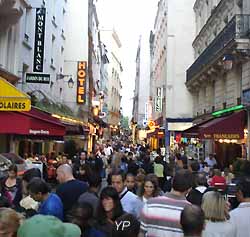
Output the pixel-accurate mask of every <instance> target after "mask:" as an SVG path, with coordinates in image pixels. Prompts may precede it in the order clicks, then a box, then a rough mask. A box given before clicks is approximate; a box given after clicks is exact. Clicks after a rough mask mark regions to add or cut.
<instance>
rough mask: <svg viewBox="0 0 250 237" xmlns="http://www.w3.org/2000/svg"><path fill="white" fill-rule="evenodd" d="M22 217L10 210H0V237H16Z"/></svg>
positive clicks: (3, 208)
mask: <svg viewBox="0 0 250 237" xmlns="http://www.w3.org/2000/svg"><path fill="white" fill-rule="evenodd" d="M22 220H23V216H22V215H20V214H19V213H17V212H15V211H14V210H13V209H11V208H5V207H2V208H0V236H1V237H16V236H17V230H18V228H19V226H20V225H21V223H22Z"/></svg>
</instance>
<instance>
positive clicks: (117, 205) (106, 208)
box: [97, 186, 123, 220]
mask: <svg viewBox="0 0 250 237" xmlns="http://www.w3.org/2000/svg"><path fill="white" fill-rule="evenodd" d="M110 213H111V216H112V219H113V220H115V219H116V218H117V217H119V216H121V215H122V214H123V209H122V205H121V202H120V197H119V194H118V192H117V191H116V189H115V188H113V187H111V186H108V187H106V188H104V189H103V190H102V192H101V194H100V201H99V206H98V211H97V216H98V219H99V220H102V219H107V217H108V215H109V214H110Z"/></svg>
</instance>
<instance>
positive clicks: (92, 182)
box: [88, 173, 102, 190]
mask: <svg viewBox="0 0 250 237" xmlns="http://www.w3.org/2000/svg"><path fill="white" fill-rule="evenodd" d="M88 183H89V187H90V188H95V189H97V190H99V188H100V187H101V184H102V178H101V177H100V175H98V174H97V173H92V174H91V175H90V176H89V177H88Z"/></svg>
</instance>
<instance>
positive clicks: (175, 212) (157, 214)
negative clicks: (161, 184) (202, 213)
mask: <svg viewBox="0 0 250 237" xmlns="http://www.w3.org/2000/svg"><path fill="white" fill-rule="evenodd" d="M191 187H192V173H191V172H190V171H189V170H184V169H180V170H178V171H177V172H176V173H175V176H174V177H173V182H172V190H171V192H169V193H166V194H165V195H164V196H159V197H155V198H151V199H149V200H148V202H147V203H145V204H144V207H143V209H142V212H141V228H140V235H139V236H140V237H142V236H157V237H165V236H168V237H181V236H183V232H182V228H181V225H180V214H181V211H182V210H183V208H184V207H185V206H186V205H190V203H189V202H188V201H187V200H186V195H187V193H188V192H189V191H190V190H191ZM170 216H171V218H170Z"/></svg>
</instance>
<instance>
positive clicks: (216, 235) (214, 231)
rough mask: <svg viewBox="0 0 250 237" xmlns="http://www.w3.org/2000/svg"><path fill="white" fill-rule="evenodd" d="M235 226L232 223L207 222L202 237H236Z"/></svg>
mask: <svg viewBox="0 0 250 237" xmlns="http://www.w3.org/2000/svg"><path fill="white" fill-rule="evenodd" d="M235 234H236V229H235V226H234V225H232V223H231V222H230V221H224V222H212V221H207V222H206V225H205V229H204V231H203V232H202V237H235V236H236V235H235Z"/></svg>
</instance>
